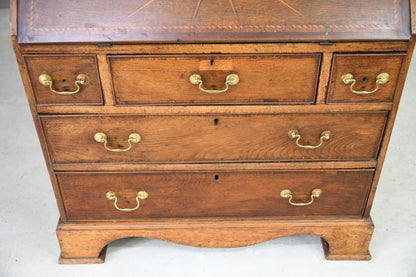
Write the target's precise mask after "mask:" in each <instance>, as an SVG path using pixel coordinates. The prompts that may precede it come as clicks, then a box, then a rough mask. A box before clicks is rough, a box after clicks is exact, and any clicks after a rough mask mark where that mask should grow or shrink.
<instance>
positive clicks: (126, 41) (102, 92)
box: [11, 0, 416, 263]
mask: <svg viewBox="0 0 416 277" xmlns="http://www.w3.org/2000/svg"><path fill="white" fill-rule="evenodd" d="M415 6H416V1H413V0H412V1H405V0H377V1H376V0H368V1H361V0H350V1H335V0H332V1H331V0H316V1H306V0H285V1H283V0H276V1H248V0H221V1H212V0H193V1H191V0H177V1H167V0H134V1H133V0H122V1H117V4H114V2H113V1H108V0H103V1H88V3H87V2H85V1H78V0H73V1H51V0H36V1H35V0H21V1H16V0H15V1H12V2H11V37H12V41H13V45H14V49H15V52H16V57H17V62H18V64H19V68H20V73H21V75H22V80H23V83H24V86H25V90H26V93H27V98H28V100H29V105H30V108H31V111H32V114H33V119H34V122H35V125H36V128H37V132H38V136H39V139H40V142H41V145H42V149H43V152H44V156H45V159H46V164H47V167H48V170H49V173H50V178H51V181H52V185H53V188H54V192H55V195H56V200H57V203H58V207H59V211H60V220H59V223H58V227H57V236H58V240H59V243H60V246H61V256H60V262H61V263H100V262H103V261H104V258H105V253H106V245H107V244H108V243H110V242H112V241H114V240H117V239H120V238H125V237H135V236H137V237H146V238H153V239H160V240H164V241H169V242H174V243H181V244H187V245H193V246H202V247H237V246H246V245H251V244H255V243H259V242H263V241H267V240H271V239H275V238H279V237H282V236H290V235H298V234H311V235H316V236H319V237H321V238H322V244H323V247H324V252H325V255H326V258H327V259H335V260H338V259H339V260H341V259H363V260H365V259H370V254H369V252H368V246H369V243H370V239H371V236H372V233H373V228H374V226H373V224H372V220H371V218H370V209H371V205H372V202H373V198H374V196H375V191H376V187H377V183H378V180H379V177H380V172H381V169H382V165H383V160H384V156H385V153H386V150H387V145H388V142H389V138H390V135H391V132H392V128H393V122H394V118H395V115H396V112H397V109H398V106H399V100H400V96H401V92H402V89H403V85H404V82H405V78H406V74H407V69H408V66H409V63H410V59H411V55H412V51H413V46H414V33H415V32H416V13H415V11H414V10H412V8H414V7H415Z"/></svg>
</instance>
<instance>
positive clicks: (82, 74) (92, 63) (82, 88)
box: [25, 55, 103, 105]
mask: <svg viewBox="0 0 416 277" xmlns="http://www.w3.org/2000/svg"><path fill="white" fill-rule="evenodd" d="M25 60H26V64H27V67H28V71H29V74H30V80H31V82H32V87H33V91H34V94H35V98H36V103H37V104H39V105H45V104H52V105H53V104H79V105H82V104H86V105H101V104H103V99H102V94H101V86H100V78H99V75H98V70H97V63H96V58H95V56H92V55H91V56H69V55H65V56H55V55H48V56H39V55H36V56H25ZM40 76H42V78H43V83H41V82H40ZM48 76H49V77H48ZM47 78H50V79H49V80H47ZM48 81H51V83H52V84H50V83H48ZM77 85H78V87H79V89H78V87H77ZM77 90H78V91H77Z"/></svg>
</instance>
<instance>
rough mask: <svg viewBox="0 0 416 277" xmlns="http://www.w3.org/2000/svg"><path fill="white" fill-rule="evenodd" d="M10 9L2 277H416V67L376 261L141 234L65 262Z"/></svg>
mask: <svg viewBox="0 0 416 277" xmlns="http://www.w3.org/2000/svg"><path fill="white" fill-rule="evenodd" d="M8 21H9V17H8V9H0V53H2V54H1V56H0V80H1V82H2V84H1V86H0V130H1V132H0V188H1V189H0V191H2V192H0V211H1V212H0V238H1V239H0V276H7V277H9V276H42V277H47V276H54V277H56V276H59V277H64V276H89V277H93V276H102V277H104V276H181V277H186V276H190V277H198V276H218V277H220V276H239V277H245V276H256V277H259V276H309V277H312V276H337V277H342V276H366V277H368V276H378V277H381V276H400V277H405V276H409V277H411V276H413V277H414V276H416V184H415V180H416V160H415V157H416V142H415V141H416V140H415V139H416V124H415V121H414V120H416V91H415V88H416V70H415V63H413V64H412V66H411V70H410V72H409V76H408V80H407V83H406V87H405V92H404V95H403V98H402V104H401V107H400V110H399V113H398V116H397V120H396V125H395V128H394V131H393V135H392V139H391V143H390V147H389V150H388V154H387V160H386V162H385V166H384V171H383V174H382V176H381V180H380V183H379V188H378V191H377V194H376V198H375V201H374V205H373V209H372V217H373V221H374V223H375V226H376V229H375V232H374V235H373V239H372V241H371V245H370V251H371V254H372V256H373V259H372V260H371V261H327V260H325V259H324V255H323V251H322V247H321V243H320V239H319V238H318V237H315V236H294V237H286V238H281V239H276V240H272V241H269V242H265V243H261V244H258V245H254V246H250V247H243V248H234V249H204V248H194V247H189V246H182V245H176V244H172V243H167V242H162V241H157V240H151V239H142V238H132V239H123V240H118V241H115V242H113V243H111V244H110V245H109V247H108V251H107V259H106V262H105V263H104V264H102V265H58V263H57V262H58V256H59V246H58V242H57V239H56V236H55V227H56V223H57V220H58V210H57V207H56V203H55V199H54V195H53V192H52V188H51V185H50V181H49V177H48V174H47V171H46V166H45V164H44V160H43V156H42V152H41V148H40V145H39V142H38V139H37V137H36V132H35V128H34V125H33V122H32V117H31V115H30V112H29V107H28V104H27V101H26V98H25V94H24V90H23V86H22V82H21V79H20V75H19V72H18V69H17V66H16V61H15V57H14V53H13V52H12V47H11V43H10V39H9V26H8Z"/></svg>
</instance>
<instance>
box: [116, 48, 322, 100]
mask: <svg viewBox="0 0 416 277" xmlns="http://www.w3.org/2000/svg"><path fill="white" fill-rule="evenodd" d="M320 59H321V55H320V54H293V55H289V54H285V55H254V54H253V55H175V56H171V55H165V56H154V55H151V56H110V57H109V60H110V64H111V71H112V76H113V83H114V92H115V98H116V102H117V104H119V105H134V104H158V105H163V104H169V105H174V104H191V105H192V104H200V105H202V104H205V105H208V104H289V103H303V104H305V103H306V104H312V103H314V101H315V91H316V84H317V79H318V75H319V65H320ZM233 74H234V75H233ZM191 76H192V78H191ZM236 76H237V77H238V79H237V77H236ZM199 77H200V78H199ZM190 79H192V83H191V81H190ZM201 82H202V83H201ZM200 83H201V84H200ZM226 83H227V84H226ZM227 87H228V89H227ZM225 90H226V91H225Z"/></svg>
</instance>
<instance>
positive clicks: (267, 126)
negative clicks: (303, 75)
mask: <svg viewBox="0 0 416 277" xmlns="http://www.w3.org/2000/svg"><path fill="white" fill-rule="evenodd" d="M386 115H387V113H386V112H378V113H371V114H362V113H357V114H285V115H218V116H169V117H164V116H133V115H130V116H111V117H110V116H59V117H57V116H42V117H41V120H42V125H43V130H44V132H45V135H46V137H47V141H48V146H49V149H50V150H51V152H52V158H53V159H54V161H55V163H86V162H88V163H91V162H95V163H105V162H189V161H191V162H218V161H229V162H231V161H234V162H241V161H277V160H279V161H283V160H292V161H325V160H369V159H375V158H376V157H377V153H378V147H379V143H380V140H381V136H382V134H383V130H384V124H385V121H386ZM294 129H297V130H298V131H299V132H300V134H301V136H302V139H301V140H300V143H301V144H303V145H317V144H319V142H320V136H321V133H322V132H323V131H325V130H329V131H330V132H331V136H332V137H331V138H330V139H329V140H325V141H324V142H323V145H322V146H321V147H319V148H316V149H305V148H301V147H299V146H297V145H296V143H295V141H296V140H295V139H292V138H289V136H288V133H289V131H291V130H294ZM98 132H101V133H105V134H107V136H108V144H109V147H111V148H126V147H128V143H127V139H128V137H129V135H130V134H131V133H138V134H140V136H141V138H142V140H141V141H140V142H139V143H137V144H134V145H133V147H132V149H131V150H130V151H127V152H111V151H107V150H106V149H105V148H104V144H103V143H99V142H96V141H95V140H94V135H95V134H96V133H98Z"/></svg>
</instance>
